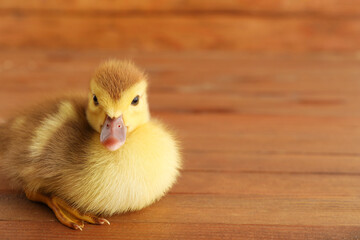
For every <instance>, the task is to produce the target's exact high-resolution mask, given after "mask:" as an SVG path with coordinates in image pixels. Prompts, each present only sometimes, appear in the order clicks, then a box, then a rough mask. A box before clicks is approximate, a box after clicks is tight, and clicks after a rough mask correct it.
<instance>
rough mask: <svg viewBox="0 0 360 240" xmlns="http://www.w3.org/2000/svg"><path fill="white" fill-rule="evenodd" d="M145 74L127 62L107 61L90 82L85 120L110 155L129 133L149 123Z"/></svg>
mask: <svg viewBox="0 0 360 240" xmlns="http://www.w3.org/2000/svg"><path fill="white" fill-rule="evenodd" d="M146 89H147V79H146V76H145V74H144V73H143V72H142V71H141V70H139V69H138V68H137V67H135V66H134V64H133V63H131V62H129V61H118V60H108V61H106V62H104V63H102V64H101V65H100V66H99V67H98V68H97V69H96V71H95V74H94V75H93V77H92V79H91V81H90V93H89V102H88V106H87V110H86V117H87V120H88V122H89V124H90V125H91V127H92V128H93V129H94V130H95V131H97V132H99V133H100V142H101V143H102V144H103V145H104V146H105V147H106V148H107V149H109V150H110V151H115V150H117V149H119V148H120V147H121V146H122V145H123V144H124V143H125V141H126V134H129V133H131V132H132V131H134V130H135V129H136V128H137V127H139V126H140V125H142V124H144V123H146V122H148V121H149V119H150V113H149V107H148V102H147V95H146Z"/></svg>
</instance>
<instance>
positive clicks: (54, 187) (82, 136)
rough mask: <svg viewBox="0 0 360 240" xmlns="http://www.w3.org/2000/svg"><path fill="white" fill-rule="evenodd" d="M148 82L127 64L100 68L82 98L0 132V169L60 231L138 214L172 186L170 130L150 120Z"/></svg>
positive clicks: (174, 165)
mask: <svg viewBox="0 0 360 240" xmlns="http://www.w3.org/2000/svg"><path fill="white" fill-rule="evenodd" d="M146 89H147V80H146V76H145V75H144V73H143V72H142V71H140V70H139V69H138V68H136V67H135V66H134V65H133V64H132V63H130V62H122V61H116V60H110V61H107V62H105V63H103V64H101V65H100V66H99V67H98V68H97V70H96V71H95V74H94V76H93V78H92V79H91V81H90V93H89V96H88V100H87V99H86V97H84V98H81V97H64V98H61V99H60V98H59V99H55V100H53V101H50V102H46V103H44V104H42V105H39V106H37V108H36V109H32V110H29V111H25V112H24V113H23V114H21V115H20V116H18V117H15V118H13V119H11V120H9V121H8V122H7V123H6V124H5V125H1V127H0V154H1V155H2V164H1V165H2V169H3V170H4V172H5V173H6V174H7V175H8V177H9V178H10V179H11V180H12V182H13V183H15V184H17V185H19V186H20V187H22V189H24V191H25V193H26V196H27V198H28V199H30V200H33V201H38V202H43V203H45V204H47V205H48V206H49V207H50V208H51V209H52V210H53V211H54V213H55V215H56V217H57V219H58V220H59V221H60V222H61V223H63V224H64V225H66V226H68V227H70V228H73V229H79V230H82V228H83V227H84V221H85V222H89V223H93V224H104V223H109V222H108V221H107V220H106V219H105V218H103V217H99V216H110V215H112V214H116V213H122V212H125V211H133V210H139V209H142V208H144V207H146V206H148V205H150V204H151V203H153V202H154V201H156V200H158V199H159V198H161V197H162V196H163V195H164V194H165V193H166V192H167V191H168V190H169V188H170V187H171V186H172V185H173V184H174V182H175V180H176V178H177V176H178V173H179V168H180V165H181V159H180V155H179V150H178V147H177V144H176V142H175V140H174V137H173V136H172V134H171V133H169V131H168V130H167V129H166V128H164V126H162V124H161V123H160V122H158V121H156V120H153V119H151V118H150V113H149V108H148V102H147V95H146Z"/></svg>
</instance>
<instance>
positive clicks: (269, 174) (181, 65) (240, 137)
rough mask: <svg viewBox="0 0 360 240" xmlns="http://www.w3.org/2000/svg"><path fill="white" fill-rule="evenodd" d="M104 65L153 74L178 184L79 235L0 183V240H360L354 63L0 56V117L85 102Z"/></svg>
mask: <svg viewBox="0 0 360 240" xmlns="http://www.w3.org/2000/svg"><path fill="white" fill-rule="evenodd" d="M110 57H116V58H121V59H122V58H129V59H133V60H134V61H135V62H136V63H137V64H138V65H140V66H141V67H142V68H144V69H145V70H146V71H147V72H148V74H149V78H150V97H149V98H150V99H149V100H150V108H151V111H152V115H153V116H154V117H157V118H160V119H162V120H163V121H164V122H166V123H167V124H168V125H170V126H172V128H173V129H174V130H175V131H176V132H177V133H178V136H179V138H180V140H181V143H182V144H181V145H182V147H183V159H184V167H183V170H182V173H181V177H180V178H179V180H178V182H177V184H176V185H175V186H174V187H173V188H172V189H171V191H170V193H169V194H168V195H167V196H165V197H164V198H163V199H161V200H160V201H159V202H157V203H155V204H153V205H152V206H150V207H148V208H146V209H143V210H141V211H138V212H133V213H127V214H123V215H117V216H113V217H111V218H109V220H110V222H111V225H110V226H95V225H89V224H88V225H86V226H85V228H84V231H82V232H80V231H74V230H71V229H68V228H66V227H64V226H62V225H61V224H60V223H59V222H58V221H57V220H56V218H55V217H54V215H53V213H52V212H51V211H50V209H48V208H47V207H46V206H44V205H41V204H38V203H33V202H30V201H28V200H27V199H26V198H25V197H24V195H23V194H22V193H19V192H16V191H14V190H12V188H11V187H10V186H9V183H8V182H7V181H6V180H5V178H4V176H1V183H0V239H37V240H38V239H284V240H285V239H286V240H290V239H358V238H360V67H359V66H360V58H359V56H358V55H356V54H345V53H344V54H324V53H323V54H297V55H288V54H277V55H276V54H244V53H243V54H240V53H230V52H227V53H224V52H204V51H199V52H186V51H185V52H174V51H170V52H157V53H137V52H129V51H128V52H123V51H106V50H101V51H100V50H87V51H85V50H84V51H59V50H57V51H56V50H43V51H31V50H21V51H19V50H4V51H2V52H1V53H0V102H1V104H0V117H1V118H2V119H6V118H8V117H10V116H11V115H12V114H13V113H12V112H13V111H14V109H19V108H20V109H21V108H26V107H28V106H29V104H31V103H33V102H36V101H41V100H42V99H44V98H45V96H47V95H54V94H61V93H64V92H68V91H72V92H76V91H87V89H88V81H89V78H90V76H91V74H92V71H93V70H94V68H95V66H96V65H97V64H98V63H99V62H100V61H101V60H104V59H107V58H110Z"/></svg>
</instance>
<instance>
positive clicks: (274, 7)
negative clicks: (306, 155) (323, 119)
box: [0, 0, 360, 52]
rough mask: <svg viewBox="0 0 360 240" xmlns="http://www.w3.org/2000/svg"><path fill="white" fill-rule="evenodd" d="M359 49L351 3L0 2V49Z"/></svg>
mask: <svg viewBox="0 0 360 240" xmlns="http://www.w3.org/2000/svg"><path fill="white" fill-rule="evenodd" d="M8 48H32V49H33V48H41V49H89V48H91V49H117V50H133V49H136V50H146V51H155V50H230V51H249V52H310V51H311V52H314V51H318V52H324V51H347V52H349V51H351V52H352V51H358V50H360V1H355V0H322V1H321V0H257V1H256V0H238V1H236V0H222V1H221V0H137V1H124V0H113V1H109V0H103V1H95V0H28V1H24V0H1V1H0V49H8Z"/></svg>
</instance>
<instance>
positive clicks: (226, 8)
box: [0, 0, 360, 16]
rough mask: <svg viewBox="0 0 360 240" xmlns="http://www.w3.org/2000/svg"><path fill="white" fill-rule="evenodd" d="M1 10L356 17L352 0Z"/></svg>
mask: <svg viewBox="0 0 360 240" xmlns="http://www.w3.org/2000/svg"><path fill="white" fill-rule="evenodd" d="M0 9H2V10H17V11H19V10H22V11H34V10H37V11H39V10H41V11H70V12H73V11H82V12H88V11H93V12H101V11H106V12H112V13H114V12H120V13H128V12H130V13H133V14H134V13H135V14H136V13H141V14H144V13H153V12H154V13H158V12H170V13H184V12H185V13H186V12H190V13H194V12H196V13H199V12H200V13H208V14H211V13H217V12H228V13H240V14H263V15H265V14H269V13H270V14H306V15H309V14H316V15H326V16H327V15H330V16H333V15H335V16H339V15H340V16H345V15H350V16H353V15H358V14H359V12H360V8H359V5H358V4H357V2H356V1H354V0H327V1H324V0H318V1H311V0H305V1H287V0H257V1H256V4H254V1H251V0H241V1H234V0H223V1H221V2H220V1H216V0H208V1H205V0H187V1H176V0H168V1H164V0H162V1H159V0H138V1H131V2H126V3H125V2H124V1H121V0H115V1H108V0H107V1H101V3H100V2H98V1H94V0H90V1H84V0H75V1H71V2H69V1H66V0H50V1H41V0H32V1H26V2H23V1H19V0H3V1H1V4H0Z"/></svg>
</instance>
